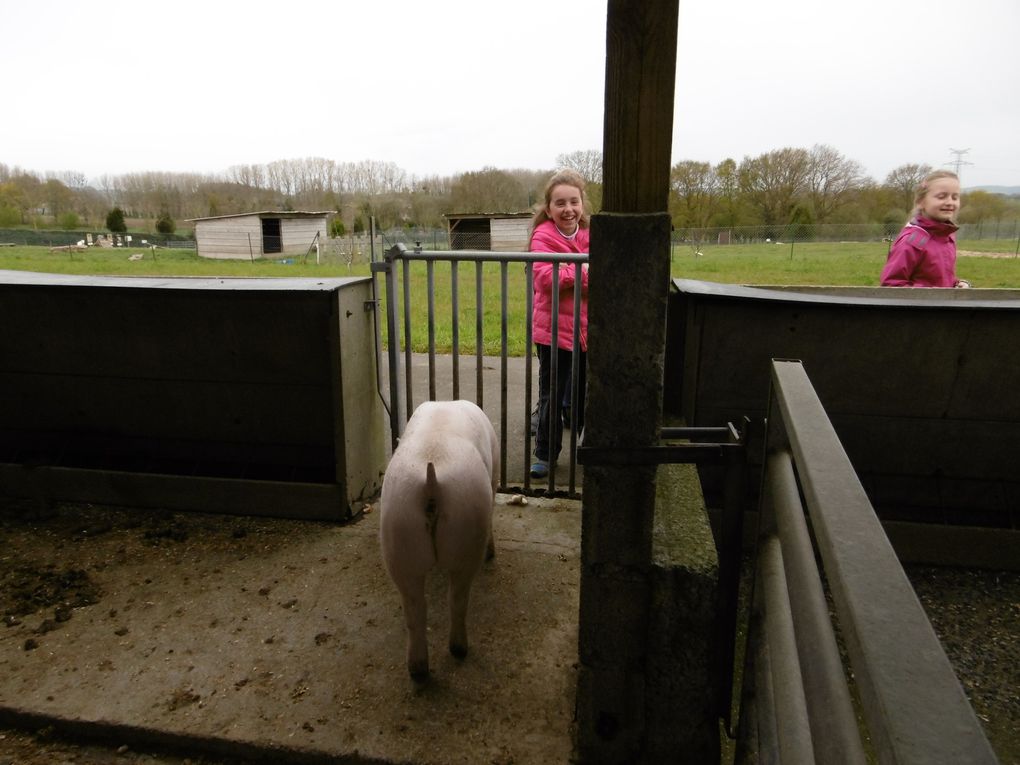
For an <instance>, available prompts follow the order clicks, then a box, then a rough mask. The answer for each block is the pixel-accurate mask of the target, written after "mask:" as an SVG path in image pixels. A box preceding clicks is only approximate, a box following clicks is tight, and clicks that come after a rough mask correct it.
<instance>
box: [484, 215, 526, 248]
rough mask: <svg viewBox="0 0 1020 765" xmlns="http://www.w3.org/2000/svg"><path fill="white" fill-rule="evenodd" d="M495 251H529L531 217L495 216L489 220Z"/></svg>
mask: <svg viewBox="0 0 1020 765" xmlns="http://www.w3.org/2000/svg"><path fill="white" fill-rule="evenodd" d="M489 226H490V232H491V236H492V251H493V252H527V251H528V244H529V242H528V229H529V228H530V227H531V218H493V219H492V220H491V221H490V222H489Z"/></svg>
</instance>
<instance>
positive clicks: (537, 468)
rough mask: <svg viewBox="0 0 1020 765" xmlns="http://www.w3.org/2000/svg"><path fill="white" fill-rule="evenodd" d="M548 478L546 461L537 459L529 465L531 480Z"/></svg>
mask: <svg viewBox="0 0 1020 765" xmlns="http://www.w3.org/2000/svg"><path fill="white" fill-rule="evenodd" d="M548 476H549V463H548V462H547V461H546V460H540V459H537V458H536V460H535V461H534V462H533V463H532V465H531V477H532V478H547V477H548Z"/></svg>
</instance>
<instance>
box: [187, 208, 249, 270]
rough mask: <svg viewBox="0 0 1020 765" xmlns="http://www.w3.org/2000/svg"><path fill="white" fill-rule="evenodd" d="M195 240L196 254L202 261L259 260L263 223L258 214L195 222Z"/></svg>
mask: <svg viewBox="0 0 1020 765" xmlns="http://www.w3.org/2000/svg"><path fill="white" fill-rule="evenodd" d="M249 237H250V242H249ZM195 241H196V242H197V245H198V254H199V255H200V256H202V257H203V258H219V259H225V260H233V259H243V260H249V259H251V258H261V257H262V221H261V219H260V218H259V217H258V216H257V215H246V216H243V217H238V218H223V219H220V220H205V221H198V222H196V223H195Z"/></svg>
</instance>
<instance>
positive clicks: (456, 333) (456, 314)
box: [450, 260, 460, 401]
mask: <svg viewBox="0 0 1020 765" xmlns="http://www.w3.org/2000/svg"><path fill="white" fill-rule="evenodd" d="M458 265H459V261H457V260H452V261H450V312H451V314H452V316H451V321H452V322H453V329H452V334H453V337H452V343H453V347H452V348H451V349H450V354H451V358H450V361H451V363H452V364H453V400H454V401H456V400H457V399H459V398H460V303H459V298H460V289H459V287H458V284H457V266H458Z"/></svg>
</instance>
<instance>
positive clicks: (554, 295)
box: [545, 263, 563, 494]
mask: <svg viewBox="0 0 1020 765" xmlns="http://www.w3.org/2000/svg"><path fill="white" fill-rule="evenodd" d="M549 292H550V297H551V299H552V311H551V313H552V325H551V326H550V328H549V335H550V336H549V396H548V399H547V402H546V403H547V405H548V406H547V408H548V410H549V419H548V422H547V423H546V425H547V427H548V428H549V429H548V430H547V431H546V432H547V433H548V434H549V447H548V450H547V452H546V455H545V456H546V458H547V459H548V460H549V482H548V490H549V493H550V494H552V493H553V492H554V491H556V460H555V459H554V458H553V449H554V448H555V447H559V444H555V445H554V444H553V433H554V432H555V430H554V426H555V424H556V419H554V418H559V416H560V404H561V403H562V402H561V401H557V400H554V399H557V398H559V397H558V396H557V395H556V391H557V390H558V389H559V379H560V378H559V366H560V365H559V355H560V354H559V350H560V264H559V263H553V264H552V286H550V287H549ZM560 440H561V441H562V440H563V439H562V437H561V438H560Z"/></svg>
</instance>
